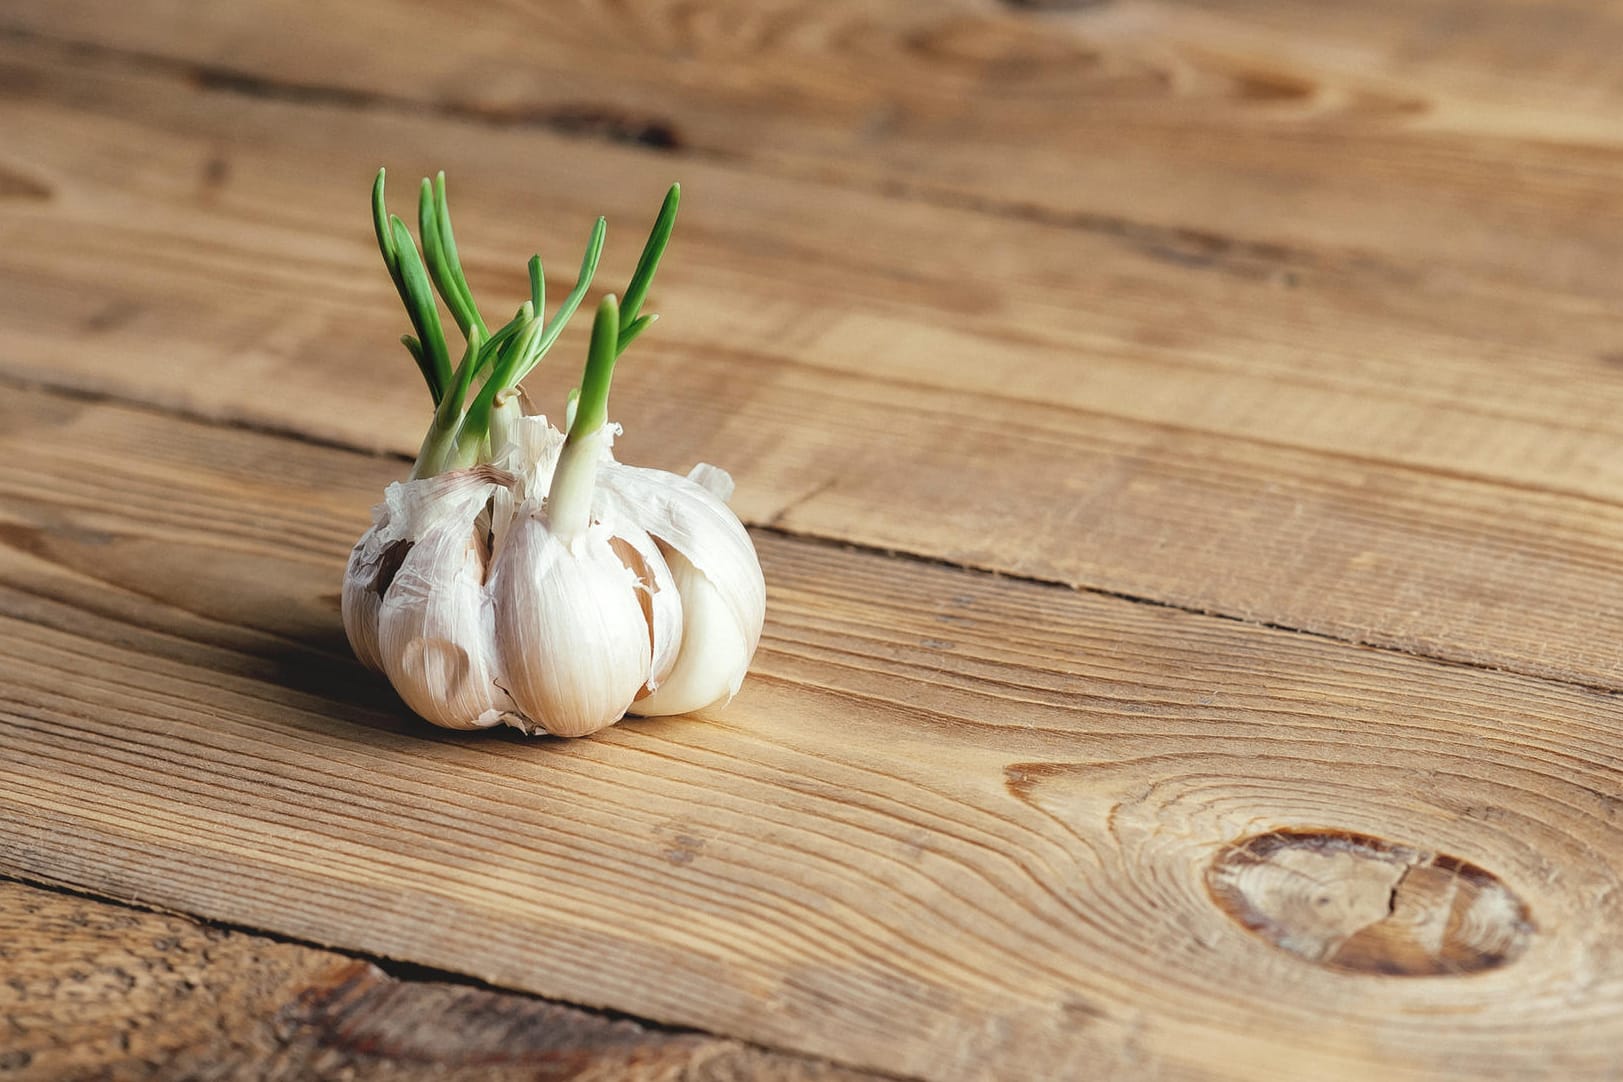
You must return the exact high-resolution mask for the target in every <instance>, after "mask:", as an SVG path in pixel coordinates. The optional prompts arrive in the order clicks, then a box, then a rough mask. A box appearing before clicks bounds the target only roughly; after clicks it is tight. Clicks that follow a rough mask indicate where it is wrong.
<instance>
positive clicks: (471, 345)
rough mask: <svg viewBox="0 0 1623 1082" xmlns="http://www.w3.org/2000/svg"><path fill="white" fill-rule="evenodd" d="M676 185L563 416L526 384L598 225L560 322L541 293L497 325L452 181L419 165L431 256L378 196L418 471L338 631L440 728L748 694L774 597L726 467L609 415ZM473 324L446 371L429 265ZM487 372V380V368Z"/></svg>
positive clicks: (400, 488)
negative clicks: (458, 214)
mask: <svg viewBox="0 0 1623 1082" xmlns="http://www.w3.org/2000/svg"><path fill="white" fill-rule="evenodd" d="M677 196H678V189H676V188H674V187H673V188H672V190H671V192H670V194H669V195H668V196H667V197H666V202H665V206H664V207H663V208H662V209H661V212H660V216H659V219H658V221H657V222H656V224H655V227H654V231H653V234H652V235H651V236H650V238H649V241H648V244H647V246H646V247H645V248H644V250H643V256H642V259H641V261H640V262H639V263H638V266H637V271H636V273H635V274H634V275H633V277H632V282H631V285H630V286H629V287H628V289H627V290H626V303H625V305H624V306H622V305H620V304H619V302H618V301H617V300H616V299H615V298H614V297H613V296H609V297H607V298H605V300H604V301H603V302H602V303H601V304H600V305H599V307H598V310H597V314H596V317H595V320H594V323H593V328H592V338H591V344H590V348H589V351H588V358H587V363H586V368H585V372H584V374H583V376H582V379H581V385H580V387H579V388H578V390H577V392H576V396H575V397H574V398H572V400H571V410H570V412H569V423H568V425H567V426H566V427H567V431H566V432H560V431H559V430H558V429H556V428H554V427H552V426H551V425H550V424H548V423H547V420H546V418H545V417H544V416H539V415H533V414H532V412H531V411H529V410H527V409H526V408H524V407H525V404H526V403H525V399H524V397H523V395H522V392H520V391H519V390H518V389H517V386H516V384H517V380H518V379H519V378H522V376H523V375H524V374H525V373H527V372H528V371H529V370H530V369H531V368H533V367H534V365H535V364H536V362H537V361H539V359H540V357H541V356H542V355H544V354H545V352H546V351H547V349H548V348H549V347H550V346H551V344H552V342H553V341H555V340H556V338H557V335H558V333H559V331H560V330H561V329H562V323H563V321H564V320H566V319H567V318H568V316H569V314H570V313H572V312H573V311H574V310H575V307H576V306H577V305H578V304H579V303H580V299H581V297H582V296H583V295H584V293H585V290H586V287H587V284H588V283H589V281H590V278H591V275H592V272H593V270H594V269H595V266H596V261H597V255H598V251H599V250H600V248H601V245H602V238H603V226H602V222H601V219H600V220H599V223H598V226H597V228H596V229H595V230H594V233H593V238H592V243H591V245H590V246H589V247H588V251H587V257H586V260H585V261H584V262H583V265H582V268H581V276H580V279H579V281H578V282H577V284H576V288H575V290H574V291H573V292H572V293H571V294H570V297H569V298H568V299H566V301H565V302H564V304H563V306H562V307H561V308H560V311H559V313H558V314H557V315H556V316H555V317H554V318H553V319H552V320H551V321H550V322H549V321H546V320H545V318H544V315H543V311H544V301H545V297H544V288H543V286H544V279H543V278H542V275H541V270H540V263H539V260H532V261H531V268H530V271H531V274H530V280H531V298H530V300H529V301H527V302H526V303H525V304H524V305H523V306H522V307H521V308H520V309H519V313H518V315H517V316H515V317H514V319H513V320H512V321H511V322H510V323H508V324H507V325H506V326H504V327H502V328H500V329H498V330H496V331H495V332H490V331H488V330H487V329H486V327H485V325H484V322H483V320H482V319H481V318H480V316H479V313H478V310H477V309H476V308H475V307H474V306H473V302H472V295H471V292H470V291H469V290H468V288H467V284H466V281H465V279H464V278H463V277H462V272H461V268H460V266H459V265H457V263H456V254H455V253H456V249H455V244H454V242H453V240H452V239H451V235H450V220H449V217H448V214H447V212H446V210H445V205H444V198H445V196H444V179H443V176H442V177H441V178H440V180H439V182H438V183H437V184H433V183H430V182H428V181H425V182H424V187H423V199H424V206H423V209H422V211H421V214H420V217H421V220H422V222H423V234H424V244H423V250H424V256H425V257H426V260H427V262H426V265H425V263H424V262H423V261H422V259H420V258H419V257H418V254H417V250H416V248H415V246H414V244H413V243H412V240H411V236H410V233H409V232H408V231H406V229H405V227H404V226H403V225H402V224H401V223H400V222H399V219H395V218H388V217H387V216H386V215H385V213H384V211H383V202H382V174H381V173H380V174H379V178H378V184H377V186H376V187H375V188H374V216H375V220H376V224H377V227H378V241H379V246H380V249H381V250H382V252H383V255H384V261H385V263H386V265H387V266H388V267H389V270H390V274H391V276H392V277H394V279H395V282H396V285H397V286H398V287H399V289H400V293H401V297H402V299H403V300H404V301H405V302H406V306H407V310H408V313H409V314H410V315H411V317H412V323H413V326H414V328H416V330H417V331H418V335H419V337H415V338H414V337H410V336H408V338H407V339H406V340H405V341H406V344H407V348H408V349H410V350H411V352H412V354H413V356H414V357H415V358H416V359H417V360H418V363H419V365H420V366H421V367H422V369H423V372H424V375H425V378H427V379H428V382H429V387H430V390H431V391H432V392H433V393H434V397H435V403H436V410H435V416H434V423H433V424H432V425H431V427H430V429H429V432H428V435H427V436H426V437H425V439H424V441H423V449H422V453H421V454H420V455H419V457H418V461H417V465H416V467H415V468H414V469H413V474H412V476H413V479H412V480H409V481H406V482H403V483H396V484H394V485H391V486H389V489H388V491H387V492H386V493H385V499H384V502H383V503H382V504H381V505H379V507H378V508H377V509H376V510H375V511H374V523H373V526H372V528H371V529H370V530H368V531H367V532H366V534H365V535H363V536H362V538H361V540H360V541H359V542H358V543H357V544H356V546H355V548H354V550H353V552H352V553H351V555H350V562H349V568H348V571H347V573H346V576H345V582H344V590H343V595H342V597H343V616H344V628H345V631H346V633H347V634H348V636H349V639H350V642H351V644H352V646H353V648H354V650H355V653H356V656H357V657H358V658H359V659H360V660H361V662H362V663H363V664H365V665H367V666H368V667H369V668H373V669H376V670H379V671H381V672H383V673H384V674H385V675H386V676H387V677H388V679H389V681H390V683H391V684H393V685H394V687H395V689H396V690H397V691H398V692H399V694H400V697H401V698H402V699H403V700H404V701H405V703H406V705H408V706H409V707H411V708H412V709H413V710H414V711H416V712H417V713H418V714H420V715H421V716H423V717H424V718H426V719H427V720H429V721H431V722H433V723H434V724H436V725H441V726H445V727H448V728H456V729H480V728H487V727H489V726H492V725H496V724H498V723H506V724H508V725H511V726H514V727H516V728H519V729H521V730H523V731H525V732H532V733H533V732H547V733H552V734H554V735H558V736H584V735H586V734H588V733H592V732H596V731H598V730H600V729H602V728H604V727H605V726H608V725H613V724H614V723H615V722H617V721H619V720H620V719H621V718H622V717H624V716H625V715H626V714H627V713H628V712H629V713H634V714H638V715H643V716H651V715H665V714H680V713H686V712H689V711H692V710H698V709H702V708H705V707H709V706H715V705H718V704H724V703H725V702H727V701H729V700H730V699H731V698H732V697H733V696H734V695H735V694H736V693H737V692H738V689H739V686H740V684H741V683H742V682H743V679H744V675H745V673H746V672H747V670H748V668H749V664H750V660H751V658H752V657H753V655H754V652H755V648H756V645H757V644H758V643H759V641H760V636H761V625H762V621H763V619H764V616H765V608H766V585H765V580H764V579H763V577H762V574H761V567H760V563H759V561H758V560H757V559H756V556H755V549H754V546H753V545H752V544H751V542H750V538H749V534H748V533H747V532H746V531H745V530H744V527H743V525H742V524H741V523H740V522H739V521H738V518H737V517H736V516H735V515H734V514H733V513H732V511H731V510H729V509H728V507H727V505H726V499H727V497H728V496H729V495H730V493H731V489H732V481H731V479H730V478H729V477H728V476H727V474H726V473H725V472H724V471H722V470H719V469H717V468H715V467H712V466H706V465H701V466H699V467H696V468H695V469H694V471H693V472H692V473H691V474H690V475H689V476H688V477H681V476H678V475H676V474H673V473H668V472H666V471H663V470H652V469H644V468H640V467H635V466H628V465H624V464H621V463H619V462H616V461H615V460H614V458H613V455H612V454H611V451H610V448H611V445H612V442H613V438H614V436H615V434H616V433H617V432H618V426H615V425H611V424H609V423H608V421H607V399H608V390H609V384H610V381H611V378H612V374H613V370H614V365H615V362H616V361H617V360H618V358H619V356H620V354H621V353H622V352H624V350H625V348H626V346H628V345H629V344H630V342H631V341H632V339H634V338H635V337H636V336H637V335H639V334H640V333H641V332H642V331H643V330H644V329H646V328H647V327H648V326H649V325H650V324H651V323H652V321H653V319H654V317H653V316H651V315H650V316H643V315H641V314H640V308H641V304H642V301H643V298H644V297H645V296H646V294H647V290H648V286H649V284H650V282H651V281H652V278H653V273H654V270H655V269H656V267H657V265H658V262H659V257H660V255H661V254H662V252H663V250H664V246H665V244H666V243H667V241H668V239H669V236H670V231H671V226H672V224H673V222H674V219H675V212H676V201H677ZM430 278H431V279H432V281H433V284H434V285H435V287H437V288H438V290H439V293H440V295H441V297H442V298H443V299H444V300H445V302H446V306H447V308H448V309H450V311H451V314H452V316H453V318H454V319H455V320H456V322H457V324H458V326H459V327H460V328H461V329H462V331H463V333H464V335H465V337H466V339H467V350H466V352H465V354H464V356H463V359H462V361H461V363H460V364H459V365H458V366H457V367H456V369H455V370H454V371H453V370H451V368H450V365H449V359H448V356H447V354H446V351H445V347H444V342H443V334H442V332H441V331H440V324H439V315H438V310H437V308H435V307H434V305H433V301H432V295H431V294H430V293H429V292H428V289H427V281H428V280H429V279H430ZM479 380H482V381H483V382H482V383H480V384H479V386H478V387H477V388H476V387H475V382H476V381H479Z"/></svg>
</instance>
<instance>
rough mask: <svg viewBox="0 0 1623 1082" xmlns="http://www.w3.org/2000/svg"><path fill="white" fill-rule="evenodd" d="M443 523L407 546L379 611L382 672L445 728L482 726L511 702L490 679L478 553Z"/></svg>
mask: <svg viewBox="0 0 1623 1082" xmlns="http://www.w3.org/2000/svg"><path fill="white" fill-rule="evenodd" d="M475 530H476V528H475V527H474V526H473V524H472V523H466V522H458V521H454V520H453V521H450V522H446V523H442V524H441V525H439V526H437V527H435V528H433V529H431V530H430V531H429V532H428V533H427V534H426V535H425V536H424V537H423V538H422V539H421V540H419V541H418V542H417V544H416V545H415V546H414V547H413V548H412V550H411V552H410V554H409V555H407V557H406V560H405V562H404V563H403V564H401V565H400V570H399V572H398V573H397V574H396V575H395V577H394V581H393V583H392V584H390V586H389V590H388V594H387V596H386V597H385V598H384V599H383V605H382V607H381V609H380V610H379V613H378V650H379V653H380V654H381V656H382V659H383V671H384V673H385V674H387V675H388V677H389V682H390V683H391V684H393V685H394V688H395V691H396V692H398V693H399V695H400V697H401V698H402V699H404V700H405V702H406V705H407V706H409V707H411V708H412V709H413V710H415V711H416V712H417V713H418V714H420V715H421V716H422V717H424V718H426V719H427V720H429V721H431V722H433V723H434V724H435V725H440V726H444V727H445V728H447V729H485V728H489V727H490V726H492V725H495V724H496V723H497V722H500V721H502V720H503V719H504V718H507V717H511V716H512V715H513V713H514V710H515V707H514V705H513V701H512V699H510V698H509V697H508V695H507V693H506V692H505V691H503V690H502V689H501V687H500V686H499V685H498V684H497V675H498V673H497V671H496V669H495V667H494V661H495V658H496V650H495V635H494V631H495V628H494V614H493V612H492V606H491V604H490V597H489V595H488V594H487V593H486V592H485V589H484V577H485V561H486V556H485V551H484V545H483V542H482V541H481V539H480V538H479V536H478V535H477V534H476V532H475Z"/></svg>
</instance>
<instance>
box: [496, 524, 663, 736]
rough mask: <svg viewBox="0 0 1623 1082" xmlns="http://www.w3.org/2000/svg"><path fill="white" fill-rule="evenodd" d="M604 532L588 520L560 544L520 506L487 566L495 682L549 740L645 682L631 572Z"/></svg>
mask: <svg viewBox="0 0 1623 1082" xmlns="http://www.w3.org/2000/svg"><path fill="white" fill-rule="evenodd" d="M610 536H611V531H610V530H609V528H608V527H607V526H604V525H602V524H596V525H592V526H590V527H588V528H587V529H585V530H582V531H580V532H578V533H576V534H575V536H573V537H572V538H570V539H569V540H568V541H567V542H566V541H564V540H562V539H561V538H560V537H558V536H557V535H555V534H554V533H553V532H552V531H551V530H550V529H549V528H548V526H547V524H546V522H545V521H544V520H543V519H542V518H541V517H540V515H539V512H538V509H537V508H535V506H534V505H533V504H531V505H526V507H525V509H523V510H522V511H521V512H520V514H519V516H518V518H517V519H516V521H515V522H514V523H513V525H512V527H511V528H510V529H509V532H508V535H507V543H506V547H505V548H504V549H503V551H502V553H501V555H500V557H498V559H497V561H496V564H495V567H494V570H493V576H492V581H491V588H490V592H491V595H492V596H493V597H494V598H495V637H496V642H497V651H498V653H499V655H500V658H501V666H500V667H501V669H502V671H503V673H504V674H505V676H506V683H505V685H504V686H505V687H506V689H507V692H508V694H509V695H511V696H512V698H513V701H514V702H515V703H516V704H517V705H518V707H519V709H520V710H521V711H523V713H524V714H525V715H526V716H527V717H528V719H529V720H530V721H531V722H532V723H533V724H535V725H538V726H540V727H541V728H543V729H545V730H546V731H547V732H549V733H552V734H553V735H554V736H585V735H587V734H589V733H594V732H596V731H598V730H599V729H603V728H606V727H607V726H610V725H613V724H614V723H615V722H616V721H619V720H620V718H622V717H624V716H625V712H626V709H627V707H629V706H630V705H631V703H632V700H633V699H635V698H636V695H637V693H638V691H640V690H641V689H642V687H643V685H644V684H646V683H647V681H648V676H649V668H650V664H651V661H652V653H653V651H652V646H651V644H650V642H649V631H648V622H647V620H645V619H644V618H643V610H642V605H641V603H640V602H639V601H638V599H637V577H636V576H635V575H634V574H633V573H632V572H631V571H630V570H629V569H627V567H626V566H625V564H623V563H621V562H620V558H619V557H618V556H617V555H616V554H615V552H614V549H613V547H612V546H611V544H610V541H609V538H610ZM510 723H511V724H515V725H517V726H518V727H520V728H525V729H526V731H529V730H528V727H527V726H525V725H524V724H523V723H522V722H521V721H517V720H513V719H510Z"/></svg>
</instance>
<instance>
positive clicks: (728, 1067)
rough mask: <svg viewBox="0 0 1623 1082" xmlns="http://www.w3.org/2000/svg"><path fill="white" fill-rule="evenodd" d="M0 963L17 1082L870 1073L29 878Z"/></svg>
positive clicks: (834, 1078)
mask: <svg viewBox="0 0 1623 1082" xmlns="http://www.w3.org/2000/svg"><path fill="white" fill-rule="evenodd" d="M0 965H3V966H4V970H5V979H4V980H0V1033H3V1034H4V1036H0V1077H4V1078H6V1079H7V1080H8V1082H33V1080H41V1082H44V1080H49V1082H67V1080H70V1079H72V1080H86V1082H88V1080H91V1079H96V1080H100V1082H134V1080H137V1079H140V1080H150V1082H173V1080H175V1079H178V1078H253V1079H262V1080H264V1082H283V1080H286V1082H308V1080H309V1079H313V1078H343V1079H349V1080H355V1082H363V1080H367V1079H406V1080H415V1079H453V1080H470V1082H471V1080H479V1082H507V1080H513V1082H520V1080H522V1082H564V1080H568V1082H671V1080H673V1079H678V1078H681V1079H690V1078H715V1079H721V1078H739V1079H762V1080H766V1082H860V1080H862V1079H872V1078H873V1077H874V1076H872V1075H866V1074H861V1073H859V1072H856V1071H850V1070H846V1069H843V1068H839V1067H835V1066H832V1065H828V1064H821V1063H817V1062H815V1061H810V1060H805V1059H801V1058H798V1057H794V1056H786V1055H783V1054H781V1053H773V1052H765V1051H762V1050H760V1049H755V1048H750V1047H748V1046H747V1045H741V1044H740V1043H739V1042H737V1041H728V1040H723V1039H720V1038H716V1037H709V1036H705V1035H701V1034H691V1033H673V1032H664V1031H660V1030H651V1029H649V1028H647V1027H645V1026H639V1025H637V1024H635V1023H633V1022H629V1021H625V1020H610V1019H607V1018H604V1017H603V1016H601V1015H593V1014H590V1013H588V1012H586V1011H581V1010H577V1009H574V1008H571V1007H566V1006H560V1005H558V1004H553V1003H546V1002H543V1001H539V1000H535V999H530V998H527V997H524V996H518V995H512V994H506V993H501V992H495V991H492V990H489V989H485V988H479V987H476V986H472V985H469V984H468V983H466V982H451V983H448V982H447V981H446V980H445V979H443V975H423V974H412V975H410V976H408V977H406V978H405V979H401V978H399V977H397V976H394V975H391V974H389V973H386V972H384V971H383V970H381V969H379V968H378V967H377V966H376V965H374V964H372V963H371V962H369V961H367V960H365V959H360V958H354V957H350V956H347V955H342V954H335V953H333V952H332V951H324V950H316V949H313V948H310V947H305V946H300V945H298V944H295V943H287V942H279V941H276V940H272V939H266V938H265V937H263V936H258V935H251V934H247V933H243V932H237V931H230V930H226V929H221V928H216V927H210V926H205V925H201V924H199V923H197V922H196V921H193V920H188V919H186V918H184V917H179V916H172V915H165V914H158V913H152V912H145V911H142V910H139V909H131V908H127V907H125V906H119V905H111V904H108V903H107V902H103V901H97V900H94V899H91V898H85V897H80V896H76V895H71V894H63V893H58V892H53V891H46V890H41V889H39V888H37V887H31V886H27V885H25V884H22V883H18V882H15V881H6V880H0Z"/></svg>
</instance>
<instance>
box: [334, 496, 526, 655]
mask: <svg viewBox="0 0 1623 1082" xmlns="http://www.w3.org/2000/svg"><path fill="white" fill-rule="evenodd" d="M511 482H512V478H511V477H510V476H509V475H507V474H505V473H503V472H502V471H500V470H496V469H493V468H491V467H488V466H481V467H479V468H477V469H472V470H458V471H456V472H454V473H445V474H440V475H439V476H437V477H430V478H425V479H424V480H421V481H401V482H396V483H394V484H392V485H390V486H389V487H388V488H387V489H386V490H384V493H383V502H382V503H380V504H378V506H377V507H375V508H374V509H373V511H372V527H371V529H369V530H367V531H366V532H365V533H364V534H362V535H361V539H360V540H359V541H357V542H355V548H354V549H353V550H351V552H350V554H349V566H348V568H347V569H346V570H345V572H344V589H343V594H342V602H341V608H342V611H343V617H344V633H345V634H346V635H348V636H349V645H350V648H351V649H352V650H354V651H355V656H356V658H358V659H359V660H360V662H361V664H363V665H365V666H366V667H367V668H369V669H372V670H374V671H376V672H383V671H384V664H383V657H382V655H381V653H380V651H379V640H378V619H379V616H380V614H381V613H382V610H383V602H384V595H385V593H386V592H387V589H386V588H387V587H390V586H392V582H390V583H380V582H379V576H380V575H381V574H383V573H384V572H385V571H386V570H387V569H386V565H387V564H389V563H392V562H398V561H399V559H400V551H401V550H402V549H403V548H404V547H406V546H411V547H413V548H414V547H415V546H416V544H417V543H418V542H419V541H420V540H421V539H422V538H423V537H425V536H427V535H428V534H429V533H430V532H431V531H433V530H434V529H436V528H438V527H441V526H445V525H449V524H454V525H455V526H456V527H457V528H459V529H460V531H461V534H462V535H463V536H468V537H471V536H472V533H473V526H474V520H475V519H476V518H477V517H478V515H479V512H480V509H481V508H482V507H483V506H484V503H485V501H486V500H487V499H488V498H489V497H490V494H491V493H492V492H496V491H501V490H503V489H505V487H506V486H507V485H508V484H510V483H511ZM406 558H407V559H409V558H410V557H409V556H407V557H406ZM380 586H383V587H385V589H380V588H379V587H380Z"/></svg>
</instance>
